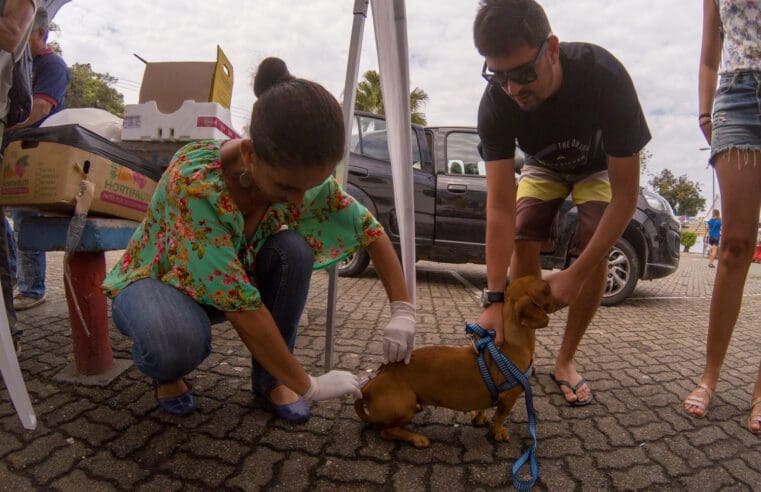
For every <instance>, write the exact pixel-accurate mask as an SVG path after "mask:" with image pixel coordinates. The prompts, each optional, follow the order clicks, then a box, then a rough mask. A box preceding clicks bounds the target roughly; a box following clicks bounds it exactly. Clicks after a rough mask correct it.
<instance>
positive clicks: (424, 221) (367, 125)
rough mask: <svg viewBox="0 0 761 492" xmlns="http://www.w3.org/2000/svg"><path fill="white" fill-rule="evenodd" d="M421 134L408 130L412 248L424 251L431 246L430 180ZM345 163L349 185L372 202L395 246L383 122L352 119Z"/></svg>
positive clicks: (394, 214) (396, 232)
mask: <svg viewBox="0 0 761 492" xmlns="http://www.w3.org/2000/svg"><path fill="white" fill-rule="evenodd" d="M421 134H422V131H421V132H417V131H415V129H414V128H411V135H410V137H411V142H412V156H411V158H410V166H411V167H412V174H413V189H414V207H415V238H416V247H417V248H418V249H419V250H425V251H427V250H428V249H429V248H430V246H431V244H432V242H433V227H434V222H433V213H434V206H435V202H434V196H435V187H434V176H433V163H432V161H431V156H430V152H428V151H427V144H426V142H425V139H424V138H423V141H422V143H421V141H420V138H422V135H421ZM350 145H351V155H350V160H349V168H348V173H349V183H350V184H352V185H353V186H356V187H357V188H359V189H360V190H361V191H362V192H363V193H365V194H366V195H367V196H368V197H369V198H370V199H371V200H372V202H373V206H374V207H375V212H376V215H377V217H378V220H380V222H381V224H383V227H384V228H385V229H386V232H387V233H388V235H389V237H390V238H391V240H392V242H394V243H395V244H398V243H399V225H398V219H397V217H398V214H397V211H396V205H395V204H394V195H393V189H394V188H393V180H392V174H391V162H390V157H389V150H388V132H387V128H386V121H385V120H384V119H383V118H380V117H378V116H375V115H370V114H363V113H358V114H357V115H356V117H355V122H354V130H353V132H352V140H351V143H350Z"/></svg>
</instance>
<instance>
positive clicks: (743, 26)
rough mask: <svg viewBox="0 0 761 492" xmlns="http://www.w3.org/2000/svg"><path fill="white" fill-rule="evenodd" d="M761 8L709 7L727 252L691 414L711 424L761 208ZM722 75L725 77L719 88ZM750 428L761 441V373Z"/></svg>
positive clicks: (704, 62)
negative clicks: (709, 418)
mask: <svg viewBox="0 0 761 492" xmlns="http://www.w3.org/2000/svg"><path fill="white" fill-rule="evenodd" d="M760 19H761V4H759V3H758V2H750V1H747V2H746V1H737V0H704V1H703V45H702V50H701V53H700V79H699V95H700V107H699V110H700V111H699V115H698V123H699V125H700V129H701V130H702V132H703V135H704V136H705V138H706V140H707V141H708V143H709V144H711V160H710V162H711V165H713V166H714V167H715V169H716V175H717V176H718V180H719V190H720V191H721V210H722V214H723V216H724V217H723V221H722V228H721V251H719V266H718V268H717V270H716V281H715V284H714V288H713V294H712V296H711V309H710V313H709V318H708V340H707V345H706V365H705V368H704V369H703V374H702V376H701V378H700V382H699V383H698V386H697V387H696V388H695V389H694V390H693V391H692V393H690V395H689V396H688V397H687V399H686V400H685V402H684V408H685V411H686V412H687V413H688V414H689V415H691V416H693V417H697V418H702V417H705V415H706V413H707V412H708V405H709V403H710V401H711V397H712V396H713V393H714V391H715V390H716V384H717V383H718V380H719V373H720V370H721V366H722V364H723V362H724V357H725V355H726V353H727V347H728V346H729V341H730V339H731V338H732V331H733V330H734V327H735V323H736V321H737V318H738V316H739V314H740V304H741V303H742V297H743V289H744V287H745V279H746V277H747V274H748V268H749V267H750V263H751V261H752V259H753V253H754V250H755V246H756V235H757V232H758V217H759V209H760V208H761V31H760V30H759V20H760ZM717 75H718V77H719V84H718V87H717V86H716V79H717ZM750 401H751V403H750V415H749V417H748V421H747V426H748V429H749V430H750V431H751V432H753V433H754V434H761V366H759V370H758V375H757V377H756V382H755V386H754V388H753V393H752V396H751V399H750Z"/></svg>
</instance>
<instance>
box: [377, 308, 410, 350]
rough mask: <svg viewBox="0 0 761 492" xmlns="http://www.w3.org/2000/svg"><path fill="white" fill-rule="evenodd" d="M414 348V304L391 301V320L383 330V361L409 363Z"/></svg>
mask: <svg viewBox="0 0 761 492" xmlns="http://www.w3.org/2000/svg"><path fill="white" fill-rule="evenodd" d="M414 348H415V306H413V305H412V304H410V303H409V302H404V301H394V302H392V303H391V321H389V322H388V325H387V326H386V330H385V331H384V332H383V358H384V359H385V362H399V361H402V360H403V361H404V363H405V364H409V363H410V356H411V355H412V350H413V349H414Z"/></svg>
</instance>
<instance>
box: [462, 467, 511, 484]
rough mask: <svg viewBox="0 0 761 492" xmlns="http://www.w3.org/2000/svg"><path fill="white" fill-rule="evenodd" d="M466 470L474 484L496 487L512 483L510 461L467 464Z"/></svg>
mask: <svg viewBox="0 0 761 492" xmlns="http://www.w3.org/2000/svg"><path fill="white" fill-rule="evenodd" d="M467 470H468V476H469V478H470V482H472V483H473V484H475V485H476V486H481V487H489V488H496V487H508V486H510V484H512V463H504V462H502V463H493V464H490V465H469V466H468V467H467Z"/></svg>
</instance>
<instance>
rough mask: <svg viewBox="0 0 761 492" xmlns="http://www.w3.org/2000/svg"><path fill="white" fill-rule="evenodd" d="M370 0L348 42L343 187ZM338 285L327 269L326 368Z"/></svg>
mask: <svg viewBox="0 0 761 492" xmlns="http://www.w3.org/2000/svg"><path fill="white" fill-rule="evenodd" d="M368 2H369V0H354V24H353V25H352V28H351V41H350V43H349V60H348V62H347V64H346V83H345V84H344V95H343V110H344V128H345V131H346V148H345V149H344V157H343V160H342V161H341V163H339V164H338V166H337V167H336V180H337V181H338V182H339V183H340V184H341V186H344V185H345V184H346V173H347V169H348V166H349V152H350V149H349V145H350V144H351V129H352V117H353V116H354V103H355V100H356V97H357V96H356V87H357V79H358V77H359V59H360V55H361V54H362V36H363V35H364V32H365V20H366V19H367V5H368ZM337 288H338V272H337V269H336V267H335V266H332V267H330V268H329V269H328V314H327V320H326V325H325V371H330V370H331V369H332V368H333V343H334V330H335V323H336V320H335V314H336V291H337Z"/></svg>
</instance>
